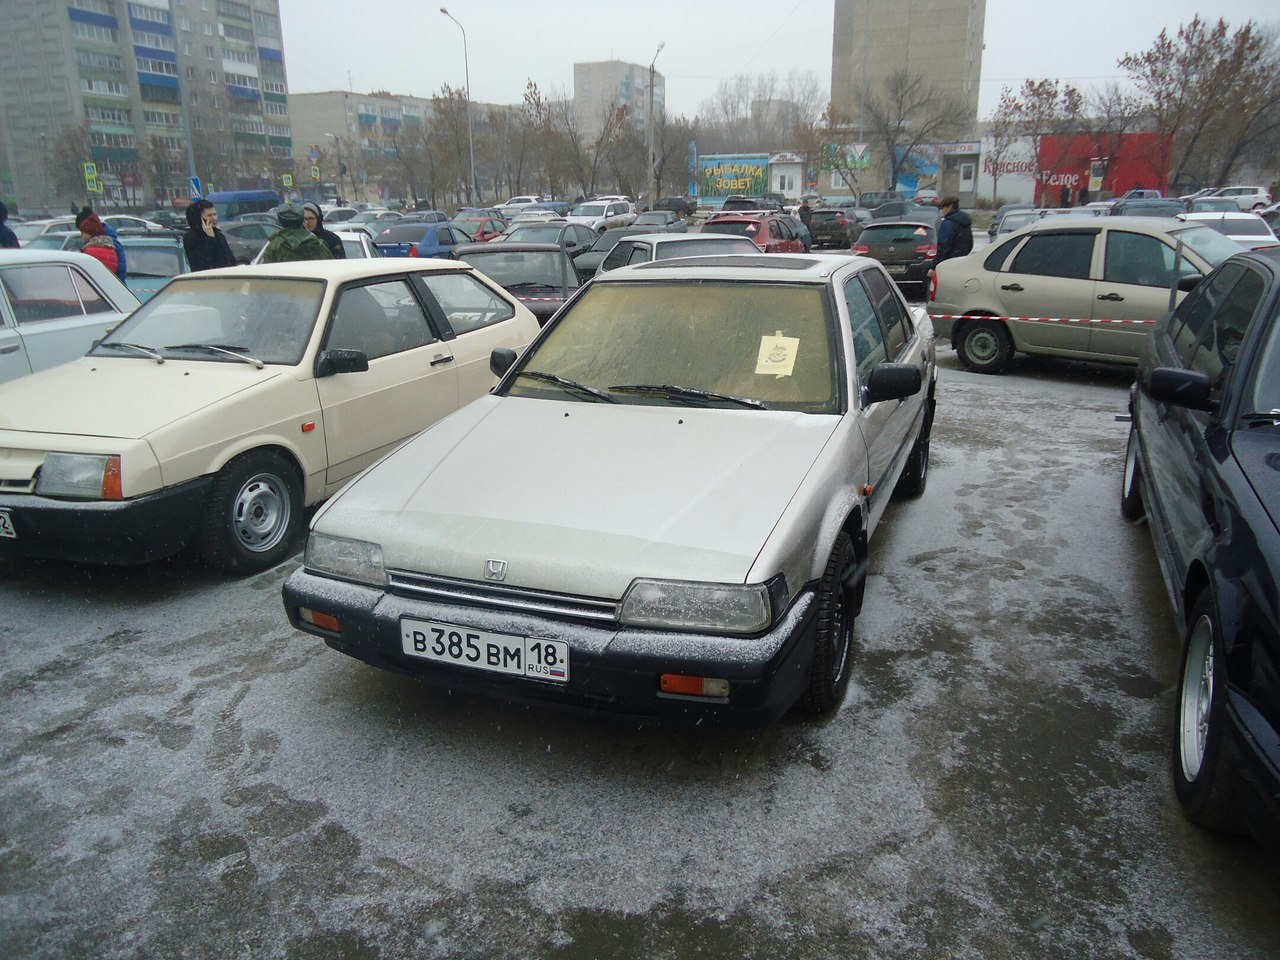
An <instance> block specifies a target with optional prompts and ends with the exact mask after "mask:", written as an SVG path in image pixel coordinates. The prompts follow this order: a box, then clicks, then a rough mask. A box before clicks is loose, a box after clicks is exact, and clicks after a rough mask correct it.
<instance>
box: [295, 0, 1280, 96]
mask: <svg viewBox="0 0 1280 960" xmlns="http://www.w3.org/2000/svg"><path fill="white" fill-rule="evenodd" d="M446 6H447V7H448V9H449V12H450V13H451V14H452V15H453V16H454V17H456V18H457V19H458V21H459V22H460V23H461V24H462V26H463V27H464V28H465V29H466V32H467V33H466V36H467V51H468V55H469V60H470V70H471V90H472V97H473V98H474V99H476V100H479V101H483V102H486V103H518V102H519V101H520V100H521V98H522V97H523V96H524V90H525V84H526V82H527V81H529V80H533V81H534V82H535V83H537V85H538V87H539V88H540V89H541V90H542V92H543V94H544V95H547V96H551V95H558V94H560V93H564V94H566V95H569V96H572V94H573V64H574V63H580V62H587V61H595V60H625V61H628V62H630V63H639V64H648V63H649V61H650V60H652V59H653V55H654V51H656V50H657V49H658V45H659V44H660V43H665V44H666V46H665V47H664V48H663V50H662V52H661V53H660V54H659V55H658V59H657V63H656V69H658V70H659V71H660V72H661V73H662V74H663V75H664V76H665V77H666V83H667V112H668V113H670V114H675V115H679V114H684V115H686V116H689V117H692V116H693V115H694V114H696V113H697V112H698V109H699V107H700V106H701V105H702V104H703V103H704V102H705V101H707V100H709V99H711V98H712V97H714V95H715V92H716V88H717V87H718V86H719V85H720V83H721V82H723V81H725V80H728V79H730V78H731V77H734V76H737V75H739V74H744V73H745V74H764V73H769V72H774V73H776V74H777V76H778V78H779V79H780V80H784V79H785V78H786V77H787V75H788V74H790V73H792V72H795V73H802V74H803V73H810V74H812V75H813V76H814V78H815V79H816V80H817V81H818V83H819V84H820V86H821V87H822V89H823V91H824V93H825V92H827V91H828V90H829V88H830V83H831V24H832V16H833V15H832V10H833V7H834V4H833V2H832V0H638V2H637V0H629V2H622V0H449V2H447V3H446ZM439 8H440V4H439V3H438V2H432V0H425V2H423V0H280V15H281V20H282V21H283V30H284V45H285V57H286V64H287V67H288V71H289V89H290V90H291V91H292V92H294V93H311V92H315V91H319V90H335V89H341V90H345V89H348V88H349V89H352V90H354V91H356V92H360V93H367V92H369V91H371V90H387V91H389V92H390V93H393V94H398V95H405V94H412V95H413V96H419V97H428V96H431V95H432V94H434V93H437V92H438V91H439V90H440V88H441V86H442V85H443V84H446V83H447V84H449V85H450V86H453V87H455V88H458V89H461V88H463V87H465V85H466V83H465V71H464V63H463V50H462V33H461V31H459V29H458V27H457V26H455V25H454V23H453V22H452V21H450V20H449V19H448V18H447V17H445V16H444V15H443V14H441V13H440V12H439ZM1197 13H1199V14H1200V15H1201V16H1202V17H1204V18H1206V19H1209V18H1212V19H1216V18H1217V17H1223V18H1225V19H1226V20H1227V21H1228V22H1229V23H1231V24H1232V25H1239V24H1242V23H1244V22H1245V21H1247V20H1254V21H1255V22H1257V23H1260V24H1264V25H1267V26H1269V27H1276V26H1278V25H1280V14H1278V13H1277V6H1276V3H1275V0H1219V2H1217V3H1216V4H1213V5H1209V4H1207V3H1205V2H1203V0H1199V2H1196V0H1158V2H1156V0H1074V2H1071V3H1066V2H1064V3H1044V2H1043V0H987V15H986V49H985V50H984V51H983V57H982V88H981V91H980V99H979V105H978V109H979V115H980V116H981V117H983V118H985V117H986V116H987V115H988V114H989V113H990V112H991V110H992V109H993V108H994V106H995V104H996V101H997V100H998V98H999V96H1000V89H1001V87H1003V86H1015V87H1016V86H1018V85H1019V84H1020V83H1021V82H1022V80H1023V79H1024V78H1027V77H1034V78H1041V77H1057V78H1059V79H1063V80H1070V81H1071V82H1073V83H1075V84H1076V85H1077V86H1080V87H1091V86H1101V85H1102V84H1103V83H1105V82H1106V81H1107V80H1109V79H1122V78H1123V74H1122V73H1121V71H1120V70H1119V68H1118V67H1117V66H1116V61H1117V60H1118V59H1119V58H1120V57H1122V56H1124V54H1126V53H1131V52H1139V51H1141V50H1145V49H1146V48H1148V47H1149V46H1150V45H1151V43H1152V42H1153V41H1154V40H1155V38H1156V36H1157V35H1158V34H1159V32H1160V30H1161V28H1168V29H1169V32H1170V33H1171V34H1172V33H1174V32H1176V30H1177V28H1178V26H1179V25H1181V24H1183V23H1187V22H1189V21H1190V20H1191V18H1192V17H1194V16H1195V15H1196V14H1197Z"/></svg>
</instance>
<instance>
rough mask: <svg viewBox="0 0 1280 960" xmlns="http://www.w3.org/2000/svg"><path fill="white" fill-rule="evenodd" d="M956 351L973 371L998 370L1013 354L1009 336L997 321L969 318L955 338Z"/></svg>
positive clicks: (1011, 340) (1002, 325)
mask: <svg viewBox="0 0 1280 960" xmlns="http://www.w3.org/2000/svg"><path fill="white" fill-rule="evenodd" d="M956 353H958V354H959V355H960V362H961V363H962V364H964V368H965V369H966V370H969V371H971V372H973V373H999V372H1000V371H1002V370H1003V369H1004V368H1005V367H1007V366H1008V365H1009V360H1010V359H1012V357H1013V337H1012V336H1010V334H1009V329H1008V328H1007V327H1006V326H1005V325H1004V324H1003V323H1001V322H1000V321H999V320H971V321H969V322H968V323H966V324H965V325H964V328H963V330H962V331H961V333H960V339H959V340H958V341H956Z"/></svg>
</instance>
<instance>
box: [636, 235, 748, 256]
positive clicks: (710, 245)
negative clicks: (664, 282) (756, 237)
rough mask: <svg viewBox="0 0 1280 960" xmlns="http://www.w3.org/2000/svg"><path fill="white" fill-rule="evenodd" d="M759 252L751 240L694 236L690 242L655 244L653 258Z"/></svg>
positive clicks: (676, 241) (675, 241)
mask: <svg viewBox="0 0 1280 960" xmlns="http://www.w3.org/2000/svg"><path fill="white" fill-rule="evenodd" d="M759 252H760V250H759V248H758V247H756V245H755V244H754V243H752V242H751V241H750V240H737V239H728V238H720V237H705V238H703V237H698V236H693V237H690V238H689V239H688V240H673V241H672V242H670V243H658V244H655V245H654V250H653V258H654V259H655V260H666V259H667V258H669V257H705V256H717V257H718V256H721V255H723V254H726V253H759Z"/></svg>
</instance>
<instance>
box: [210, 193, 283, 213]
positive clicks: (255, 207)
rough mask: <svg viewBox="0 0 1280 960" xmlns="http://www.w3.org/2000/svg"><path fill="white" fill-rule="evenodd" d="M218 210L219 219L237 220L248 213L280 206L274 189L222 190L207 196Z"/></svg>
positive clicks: (261, 211) (263, 211) (264, 211)
mask: <svg viewBox="0 0 1280 960" xmlns="http://www.w3.org/2000/svg"><path fill="white" fill-rule="evenodd" d="M205 199H206V200H208V201H209V202H210V203H212V204H213V208H214V209H215V210H217V211H218V219H219V220H235V219H236V218H237V217H243V216H244V215H245V214H246V213H266V212H267V211H268V210H273V209H275V208H276V207H278V206H280V194H278V193H276V192H275V191H274V190H222V191H219V192H218V193H211V194H209V195H208V196H206V197H205Z"/></svg>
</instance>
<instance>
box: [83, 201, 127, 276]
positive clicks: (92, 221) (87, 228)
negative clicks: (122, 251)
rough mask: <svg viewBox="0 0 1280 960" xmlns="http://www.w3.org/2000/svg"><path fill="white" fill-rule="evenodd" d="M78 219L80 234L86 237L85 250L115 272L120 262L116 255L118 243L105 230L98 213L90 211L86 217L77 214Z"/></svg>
mask: <svg viewBox="0 0 1280 960" xmlns="http://www.w3.org/2000/svg"><path fill="white" fill-rule="evenodd" d="M76 221H77V223H76V226H77V227H79V228H80V236H82V237H84V252H85V253H87V254H88V255H89V256H91V257H93V258H94V259H96V260H100V261H102V265H103V266H104V267H106V268H107V269H108V270H110V271H111V272H112V273H115V272H116V267H118V266H119V263H120V261H119V259H118V258H117V257H116V245H115V244H114V243H112V242H111V238H110V237H108V236H107V235H106V233H105V232H104V231H103V228H102V221H101V220H99V219H98V215H97V214H96V213H90V214H89V215H88V216H85V217H80V216H77V217H76Z"/></svg>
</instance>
